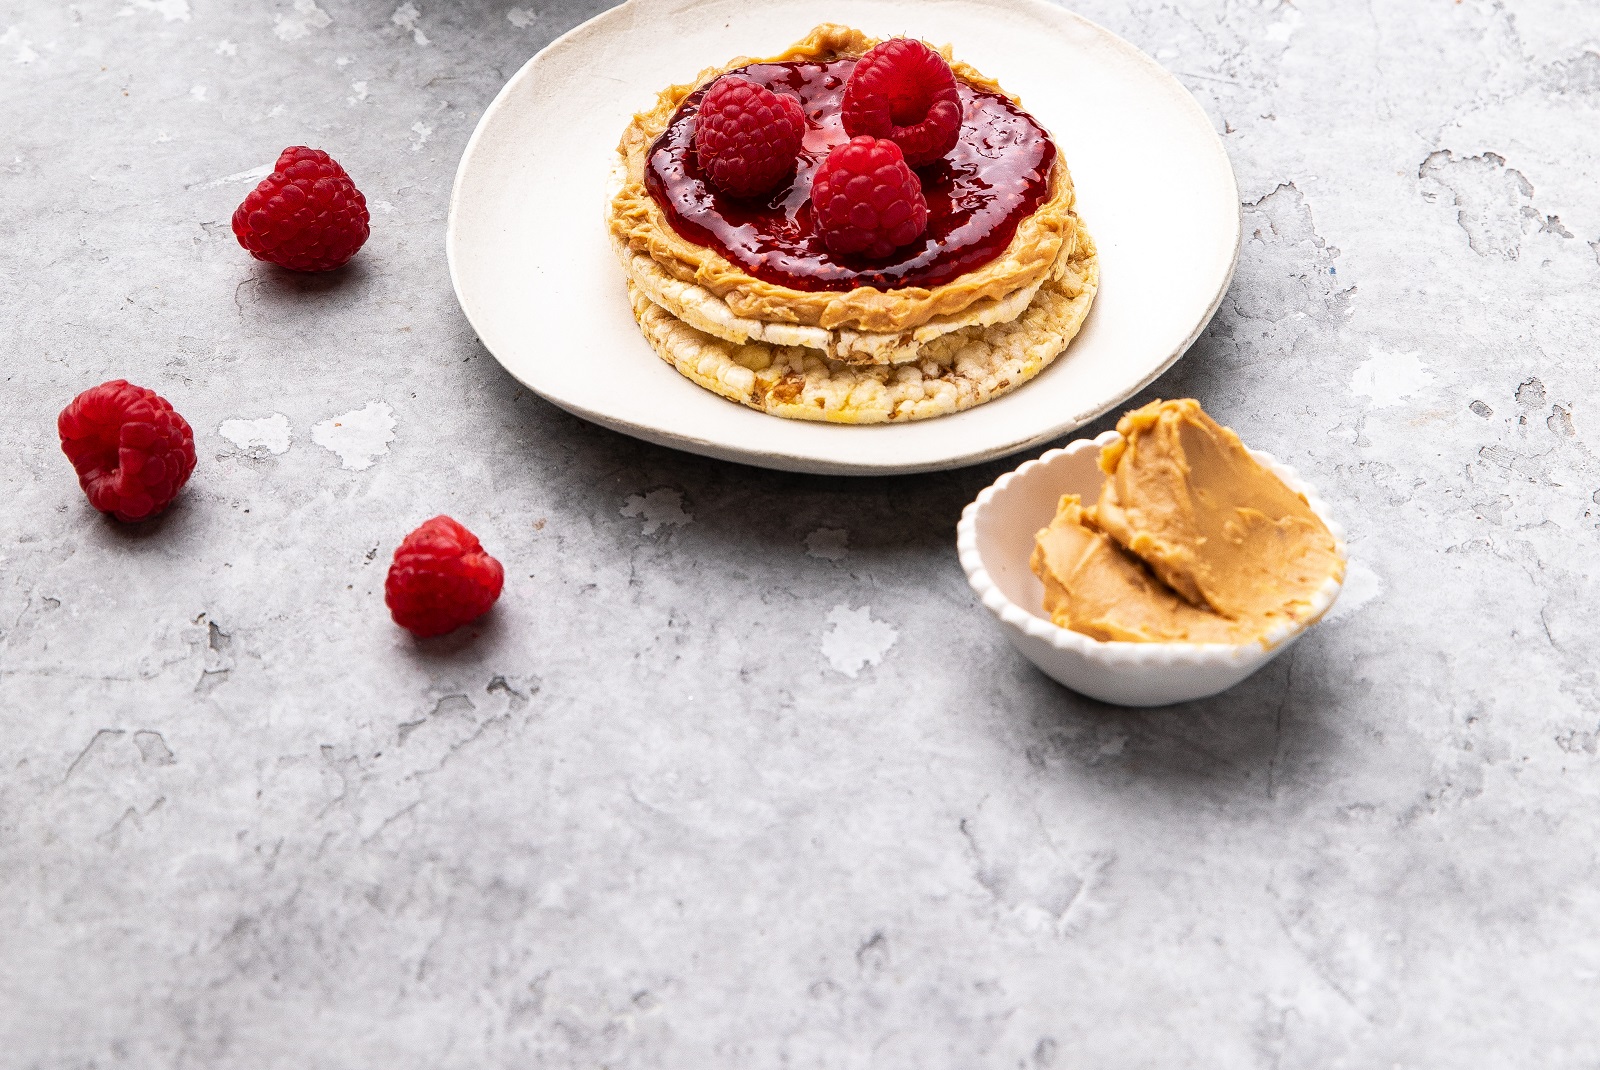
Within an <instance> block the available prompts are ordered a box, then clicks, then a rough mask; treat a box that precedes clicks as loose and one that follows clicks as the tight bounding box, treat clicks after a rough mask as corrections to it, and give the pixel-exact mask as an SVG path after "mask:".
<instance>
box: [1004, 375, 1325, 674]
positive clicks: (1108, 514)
mask: <svg viewBox="0 0 1600 1070" xmlns="http://www.w3.org/2000/svg"><path fill="white" fill-rule="evenodd" d="M1117 431H1118V432H1119V433H1121V435H1122V441H1120V442H1118V443H1116V444H1114V445H1111V446H1108V447H1106V448H1105V449H1104V450H1102V451H1101V454H1100V467H1101V469H1102V470H1103V471H1105V473H1106V480H1105V484H1104V485H1103V487H1102V488H1101V491H1100V500H1099V502H1098V503H1096V504H1095V505H1094V506H1091V507H1088V508H1084V507H1083V506H1082V504H1081V503H1080V501H1079V500H1078V497H1077V496H1076V495H1068V496H1067V497H1065V498H1063V499H1062V500H1061V506H1060V508H1059V510H1058V512H1057V515H1056V518H1055V520H1053V521H1052V522H1051V524H1050V526H1049V527H1047V528H1045V529H1044V530H1042V531H1040V532H1039V533H1038V535H1037V536H1036V538H1035V549H1034V553H1033V557H1032V560H1031V562H1030V563H1031V565H1032V567H1033V571H1034V573H1035V574H1036V575H1037V576H1038V577H1039V579H1040V580H1041V581H1042V582H1043V583H1044V586H1045V610H1046V611H1047V612H1048V613H1049V614H1050V617H1051V619H1052V620H1053V621H1054V622H1055V623H1056V624H1057V625H1058V626H1060V627H1063V628H1070V629H1072V630H1073V631H1077V632H1081V633H1083V634H1084V635H1088V636H1091V637H1093V638H1095V639H1102V640H1121V641H1130V642H1155V643H1160V642H1191V643H1243V642H1250V641H1253V640H1263V639H1264V638H1265V637H1266V636H1267V634H1268V633H1269V632H1271V631H1272V630H1273V629H1274V628H1275V627H1277V626H1278V625H1280V624H1284V623H1290V622H1295V621H1302V620H1304V619H1306V617H1307V616H1308V615H1309V614H1310V612H1311V601H1312V599H1313V597H1314V596H1315V595H1316V593H1317V591H1318V590H1319V589H1320V588H1321V587H1322V585H1323V584H1324V583H1325V582H1326V581H1327V580H1328V578H1329V577H1330V576H1332V577H1339V578H1342V577H1343V575H1344V561H1343V559H1342V558H1341V557H1340V554H1339V546H1338V542H1337V540H1335V539H1334V537H1333V534H1332V533H1331V532H1330V531H1329V530H1328V527H1327V525H1326V524H1324V523H1323V522H1322V520H1321V519H1320V518H1319V517H1318V516H1317V515H1316V514H1315V513H1314V512H1312V511H1311V507H1310V506H1309V505H1307V504H1306V500H1305V498H1304V497H1303V496H1301V495H1300V494H1298V493H1296V492H1295V491H1293V490H1291V489H1290V488H1289V487H1288V486H1287V485H1286V484H1285V483H1284V482H1283V480H1281V479H1279V478H1278V477H1277V476H1276V475H1274V474H1273V473H1271V472H1270V471H1268V470H1267V469H1266V468H1264V467H1262V466H1261V464H1259V463H1258V462H1257V461H1256V460H1255V458H1254V457H1252V456H1250V453H1249V451H1248V450H1246V449H1245V447H1244V444H1243V443H1242V442H1240V441H1239V436H1238V435H1236V434H1234V433H1233V432H1232V431H1230V430H1229V429H1227V428H1225V427H1222V426H1220V425H1219V424H1218V423H1217V422H1216V421H1215V420H1213V419H1211V417H1209V416H1207V415H1206V414H1205V412H1204V411H1202V410H1201V408H1200V404H1199V403H1198V402H1196V401H1193V400H1190V399H1184V400H1180V401H1155V402H1151V403H1150V404H1149V405H1146V406H1145V407H1144V408H1142V409H1138V410H1136V411H1134V412H1131V413H1128V414H1127V415H1126V416H1124V417H1123V418H1122V419H1121V420H1120V421H1118V423H1117Z"/></svg>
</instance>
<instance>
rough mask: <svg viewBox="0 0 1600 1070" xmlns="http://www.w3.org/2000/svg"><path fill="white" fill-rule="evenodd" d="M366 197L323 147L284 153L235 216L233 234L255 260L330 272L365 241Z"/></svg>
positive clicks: (293, 147)
mask: <svg viewBox="0 0 1600 1070" xmlns="http://www.w3.org/2000/svg"><path fill="white" fill-rule="evenodd" d="M368 222H369V216H368V214H367V199H366V198H365V197H363V196H362V195H361V191H360V190H358V189H356V186H355V183H354V182H352V181H351V180H350V176H349V175H348V174H346V173H345V170H344V168H343V167H340V166H339V164H338V163H337V162H336V161H335V160H334V159H333V157H331V156H329V155H328V154H327V153H325V152H323V151H322V150H321V149H308V148H306V147H305V146H303V145H295V146H291V147H290V148H287V149H284V150H283V153H282V155H280V156H279V157H278V163H277V165H276V168H275V170H273V172H272V174H270V175H268V176H267V177H266V178H264V179H262V180H261V184H260V185H259V186H257V187H256V188H255V189H253V190H251V191H250V193H249V195H248V196H246V197H245V199H244V203H242V204H240V205H239V207H238V208H236V209H235V210H234V213H233V233H234V236H235V237H237V238H238V239H239V244H240V245H242V246H244V247H245V249H247V250H248V251H249V253H250V255H251V256H253V257H255V258H256V259H257V260H266V261H268V262H270V263H273V264H277V265H278V266H280V267H285V268H288V269H290V270H291V271H332V270H333V269H334V268H336V267H341V266H343V265H344V264H345V263H346V262H348V261H349V259H350V258H351V257H352V256H355V255H356V251H357V250H358V249H360V248H361V246H362V245H363V244H365V243H366V240H367V233H368V227H367V224H368Z"/></svg>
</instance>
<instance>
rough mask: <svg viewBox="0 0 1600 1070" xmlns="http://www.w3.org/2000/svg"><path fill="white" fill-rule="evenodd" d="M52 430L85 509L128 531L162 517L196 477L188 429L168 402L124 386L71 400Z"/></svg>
mask: <svg viewBox="0 0 1600 1070" xmlns="http://www.w3.org/2000/svg"><path fill="white" fill-rule="evenodd" d="M56 430H57V431H59V432H60V433H61V452H63V453H65V454H66V455H67V460H69V461H71V462H72V467H73V468H74V469H76V470H77V473H78V485H79V486H81V487H82V488H83V492H84V493H85V494H87V495H88V496H89V504H90V505H92V506H94V507H95V508H96V509H98V510H100V511H101V512H102V513H110V514H111V515H112V516H114V517H116V518H117V519H118V520H123V521H127V522H128V523H130V524H131V523H136V522H138V521H140V520H148V519H150V518H151V517H153V516H155V515H156V514H157V513H159V512H161V510H163V509H165V508H166V507H167V506H168V505H169V504H171V502H172V499H174V498H176V497H177V496H178V491H180V490H182V489H183V485H184V484H185V483H187V482H188V481H189V473H190V472H193V471H194V431H192V430H191V429H190V427H189V422H188V421H187V420H185V419H184V418H183V417H182V416H179V415H178V414H177V413H176V412H174V411H173V410H172V406H171V405H169V404H168V403H167V399H166V398H164V397H161V396H160V395H159V394H157V393H156V392H155V391H153V390H146V389H145V388H144V387H142V386H134V385H133V384H132V383H130V382H128V381H127V380H126V379H113V380H111V382H109V383H101V384H100V385H99V386H95V387H90V388H89V389H88V390H85V391H84V392H83V393H81V394H79V395H78V396H77V397H75V398H73V399H72V402H71V404H69V405H68V406H67V407H66V408H64V409H62V410H61V415H60V416H59V417H58V418H57V419H56Z"/></svg>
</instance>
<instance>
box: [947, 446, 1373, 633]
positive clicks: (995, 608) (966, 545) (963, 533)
mask: <svg viewBox="0 0 1600 1070" xmlns="http://www.w3.org/2000/svg"><path fill="white" fill-rule="evenodd" d="M1121 440H1122V435H1121V433H1119V432H1118V431H1116V430H1110V431H1103V432H1101V433H1100V434H1099V435H1097V436H1095V437H1094V438H1092V439H1091V438H1080V439H1074V440H1073V441H1071V442H1069V443H1067V444H1066V445H1065V446H1059V447H1057V448H1055V449H1052V450H1048V451H1046V452H1045V453H1043V454H1041V455H1040V456H1039V457H1036V458H1034V459H1033V460H1031V461H1027V462H1025V463H1024V464H1022V465H1020V466H1018V467H1017V468H1014V469H1012V470H1011V471H1009V472H1007V473H1005V474H1004V475H1002V476H1001V477H1000V478H999V479H996V480H995V481H994V482H993V483H991V484H989V486H987V487H985V488H984V489H983V490H982V491H980V492H979V493H978V496H977V497H976V498H974V499H973V500H972V501H971V502H969V503H968V504H967V507H966V508H965V509H963V510H962V511H961V520H960V522H959V523H957V525H956V552H957V555H958V556H959V557H960V559H961V567H962V569H963V571H965V572H966V574H967V582H968V583H969V584H970V585H971V586H972V589H973V591H974V592H976V593H977V595H978V600H979V601H980V602H982V603H983V606H984V608H985V609H987V610H989V612H990V613H992V614H994V616H995V617H996V618H997V619H998V620H999V621H1000V622H1001V623H1002V624H1006V625H1008V626H1010V627H1011V628H1013V629H1015V630H1016V631H1018V632H1020V633H1022V634H1023V635H1026V636H1028V637H1029V638H1032V639H1036V640H1039V641H1040V642H1043V643H1045V644H1047V645H1048V646H1050V647H1052V648H1054V649H1056V650H1063V651H1070V652H1072V653H1075V654H1079V655H1081V656H1083V657H1086V658H1092V659H1094V660H1096V661H1102V662H1110V663H1113V664H1118V663H1121V664H1139V665H1151V664H1171V665H1199V664H1213V665H1216V664H1229V665H1238V664H1241V663H1245V662H1249V661H1255V660H1257V659H1260V658H1262V657H1265V656H1269V655H1271V654H1273V653H1275V652H1276V651H1278V650H1280V649H1281V648H1282V647H1284V646H1286V645H1287V644H1289V643H1292V642H1293V641H1294V640H1295V639H1298V638H1299V637H1300V636H1301V635H1302V634H1303V633H1304V632H1305V631H1306V630H1307V629H1308V628H1310V627H1311V626H1312V625H1313V624H1315V623H1317V621H1319V620H1321V619H1322V617H1323V616H1324V615H1325V614H1326V613H1327V612H1328V610H1329V609H1331V608H1332V607H1333V603H1334V601H1335V600H1336V599H1337V598H1338V597H1339V593H1340V592H1341V591H1342V590H1343V588H1344V576H1343V574H1342V572H1341V575H1338V576H1329V577H1328V578H1327V580H1325V581H1324V582H1323V584H1322V586H1321V587H1320V588H1318V589H1317V592H1316V594H1315V595H1313V596H1312V599H1311V612H1309V613H1307V614H1306V615H1305V617H1304V618H1303V619H1301V620H1298V621H1287V622H1284V623H1282V624H1279V625H1276V626H1275V627H1274V628H1273V629H1272V630H1271V631H1269V632H1267V634H1266V635H1264V636H1262V637H1261V638H1260V639H1258V640H1253V641H1251V642H1248V643H1135V642H1129V641H1126V640H1101V639H1094V638H1091V637H1090V636H1087V635H1084V634H1083V633H1081V632H1075V631H1072V630H1071V629H1068V628H1062V627H1060V626H1058V625H1056V624H1054V623H1052V622H1050V621H1048V620H1046V619H1044V618H1042V617H1039V616H1036V615H1034V614H1033V613H1030V612H1028V611H1027V610H1025V609H1023V608H1022V607H1021V606H1019V605H1017V604H1016V603H1015V602H1013V601H1012V600H1011V599H1010V598H1008V597H1006V595H1005V594H1004V593H1003V592H1002V591H1001V590H1000V588H999V586H998V585H997V584H996V583H995V582H994V578H993V577H991V576H990V575H989V571H988V569H987V568H985V567H984V563H983V556H982V554H981V553H980V552H979V550H978V516H979V514H981V513H982V512H983V510H984V509H985V508H987V507H988V506H989V505H990V503H992V502H993V501H994V499H995V498H996V497H997V496H998V495H1000V494H1003V493H1004V492H1005V491H1006V490H1007V489H1008V488H1009V487H1010V485H1011V484H1012V483H1013V482H1014V481H1015V480H1017V479H1018V478H1020V477H1022V476H1023V475H1026V474H1027V473H1029V472H1031V471H1033V470H1034V469H1035V468H1043V467H1048V466H1050V465H1051V464H1053V463H1055V462H1056V461H1058V460H1060V459H1062V458H1064V457H1069V456H1076V455H1077V454H1079V453H1082V452H1084V451H1085V450H1089V449H1093V450H1096V451H1098V450H1100V449H1103V448H1104V447H1106V446H1108V445H1111V444H1112V443H1115V442H1120V441H1121ZM1245 449H1247V450H1249V452H1250V455H1251V456H1252V457H1254V458H1255V459H1256V461H1258V462H1259V463H1260V464H1261V465H1262V466H1263V467H1264V468H1266V469H1267V470H1268V471H1270V472H1272V473H1273V474H1274V475H1276V476H1277V477H1278V478H1279V479H1281V480H1283V481H1284V483H1286V484H1287V485H1288V486H1289V488H1290V489H1291V490H1293V491H1296V492H1297V493H1299V494H1302V495H1304V496H1305V499H1306V504H1307V505H1308V506H1310V507H1311V511H1312V512H1313V513H1315V514H1316V515H1317V518H1318V519H1320V520H1321V521H1322V522H1323V523H1324V524H1326V525H1327V527H1328V531H1329V532H1330V533H1331V534H1332V535H1333V538H1334V544H1335V550H1336V552H1337V553H1338V555H1339V560H1340V563H1341V564H1343V565H1345V566H1346V568H1348V566H1349V562H1350V554H1349V549H1348V547H1347V546H1346V543H1345V534H1344V528H1343V526H1342V525H1341V524H1339V522H1338V521H1336V520H1335V519H1334V518H1333V517H1332V516H1331V515H1330V514H1329V512H1328V507H1327V504H1326V503H1325V502H1324V501H1323V500H1322V497H1321V495H1319V494H1318V493H1317V491H1316V488H1315V487H1313V486H1311V484H1310V483H1308V482H1306V480H1305V479H1304V478H1302V477H1301V475H1300V473H1299V472H1297V471H1296V470H1295V469H1294V468H1293V467H1292V466H1290V465H1288V464H1285V463H1284V462H1282V461H1280V460H1278V459H1277V458H1276V457H1274V456H1273V455H1272V454H1270V453H1267V452H1266V451H1265V450H1257V449H1251V448H1250V447H1249V446H1246V447H1245Z"/></svg>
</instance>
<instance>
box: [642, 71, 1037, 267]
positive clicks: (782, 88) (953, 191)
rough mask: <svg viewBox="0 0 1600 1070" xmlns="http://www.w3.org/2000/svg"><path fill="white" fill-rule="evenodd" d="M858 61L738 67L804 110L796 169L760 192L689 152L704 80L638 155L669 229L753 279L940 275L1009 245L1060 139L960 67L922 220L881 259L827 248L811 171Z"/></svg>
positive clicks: (829, 138)
mask: <svg viewBox="0 0 1600 1070" xmlns="http://www.w3.org/2000/svg"><path fill="white" fill-rule="evenodd" d="M855 65H856V61H855V59H854V58H853V57H850V58H845V59H836V60H832V61H830V62H827V63H814V62H793V63H754V64H751V65H750V66H748V67H743V68H740V69H739V70H738V71H737V72H734V73H737V74H742V75H743V76H744V77H746V78H749V79H750V80H751V81H753V82H756V83H758V84H760V85H763V86H766V87H767V88H768V89H771V90H773V91H775V92H780V93H791V94H793V95H795V96H797V97H799V98H800V103H801V104H802V105H803V106H804V108H805V112H806V120H807V129H806V138H805V143H804V144H803V145H802V146H801V149H800V159H799V162H798V164H797V166H796V168H795V177H794V181H792V182H791V183H789V184H788V185H787V186H784V187H780V188H779V189H778V190H777V191H776V192H775V193H773V194H772V195H771V196H770V197H768V198H766V199H765V200H752V201H740V200H736V199H734V198H731V197H725V196H723V195H722V194H720V193H718V192H716V191H715V190H713V189H712V188H711V187H710V186H709V185H708V184H707V183H706V181H705V179H704V178H703V177H702V175H701V171H700V167H699V164H698V163H697V162H696V160H695V152H694V117H695V113H696V112H697V111H698V110H699V107H700V100H701V98H702V97H703V96H705V92H706V89H707V88H709V86H702V87H701V88H699V89H697V90H695V92H693V93H691V94H690V95H689V97H688V98H687V99H686V100H684V102H683V104H682V105H680V106H679V108H678V111H677V113H676V114H675V115H673V117H672V122H671V124H670V125H669V126H668V127H667V129H666V131H665V132H664V133H663V134H662V135H661V136H660V137H659V138H657V139H656V142H655V144H654V145H652V146H650V153H649V156H648V157H647V158H646V160H645V186H646V188H648V189H649V190H650V195H651V196H652V197H654V198H655V201H656V203H657V204H659V205H660V206H661V208H662V210H663V211H664V212H666V215H667V218H668V219H669V220H670V221H671V222H672V227H673V229H674V230H676V231H677V232H678V233H679V234H681V235H682V236H683V237H684V239H685V240H687V241H691V242H694V243H695V244H696V245H703V246H707V247H709V248H712V249H716V250H717V251H718V252H720V253H722V255H724V256H726V257H727V258H728V259H729V260H730V261H732V262H733V263H735V264H738V265H739V267H741V268H743V269H744V270H745V271H747V272H749V273H750V274H751V275H754V276H755V277H756V278H758V279H763V280H765V281H767V282H770V283H772V284H774V285H777V286H787V287H789V288H790V289H794V290H808V291H818V290H853V289H856V288H857V287H860V286H875V287H877V288H878V289H881V290H896V289H900V288H901V287H906V286H922V287H932V286H938V285H940V284H941V283H946V282H949V281H950V280H952V279H955V278H959V277H960V276H962V275H965V274H966V273H967V272H969V271H972V270H975V269H976V268H980V267H982V266H983V265H984V264H987V263H989V261H991V260H993V259H994V258H995V257H997V256H999V255H1000V254H1001V253H1002V252H1004V251H1005V248H1006V246H1008V245H1010V244H1011V238H1012V236H1013V235H1014V234H1015V233H1016V230H1017V224H1019V223H1021V222H1022V220H1024V219H1026V218H1027V217H1028V216H1029V215H1031V214H1033V212H1034V211H1036V210H1037V209H1038V207H1039V205H1041V204H1043V203H1044V201H1045V200H1046V199H1047V198H1048V197H1049V196H1050V170H1051V167H1052V166H1053V165H1054V163H1055V158H1056V147H1055V143H1054V142H1053V141H1051V140H1050V135H1049V134H1048V133H1046V132H1045V130H1044V128H1043V127H1041V126H1040V125H1039V124H1038V123H1036V122H1034V121H1033V118H1032V117H1031V116H1029V115H1028V113H1027V112H1025V111H1023V110H1022V109H1021V108H1019V107H1017V106H1016V105H1015V104H1013V103H1012V102H1011V101H1009V100H1007V99H1006V98H1005V97H1004V96H1002V95H1000V94H999V93H993V92H989V91H987V90H982V89H974V88H973V87H972V86H969V85H967V84H966V83H965V82H963V81H961V80H960V79H959V78H958V79H956V87H957V89H959V90H960V93H961V106H962V124H961V139H960V140H959V141H958V142H956V147H955V148H954V149H952V150H951V151H950V153H949V154H948V155H947V156H946V157H945V158H944V159H942V160H939V161H936V162H935V163H932V164H930V165H928V166H927V167H923V168H920V169H919V170H918V171H917V176H918V177H919V178H921V179H922V192H923V195H924V196H926V197H927V199H928V229H927V232H926V233H925V234H924V235H923V236H922V237H921V238H919V239H917V240H916V241H914V242H912V243H911V244H910V245H907V246H905V247H904V248H901V249H899V250H897V251H896V253H895V256H894V258H893V259H892V260H890V261H888V262H873V263H860V262H849V261H846V260H843V259H841V258H839V257H836V256H834V255H832V254H831V253H829V252H828V250H827V248H826V247H825V246H824V245H823V244H822V239H821V237H820V236H819V235H818V234H817V232H816V229H815V227H814V226H813V224H812V221H811V200H810V196H811V175H812V172H814V171H815V170H816V169H817V166H818V165H819V164H821V162H822V160H823V159H824V158H825V157H826V156H827V154H828V150H829V149H831V148H832V147H833V146H835V145H839V144H843V143H844V142H846V141H848V140H850V139H849V137H848V136H847V135H846V134H845V132H844V127H843V125H841V121H840V117H839V114H840V109H839V105H840V100H841V98H842V97H843V96H844V84H845V81H846V80H847V79H849V77H850V72H851V71H853V70H854V69H855Z"/></svg>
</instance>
